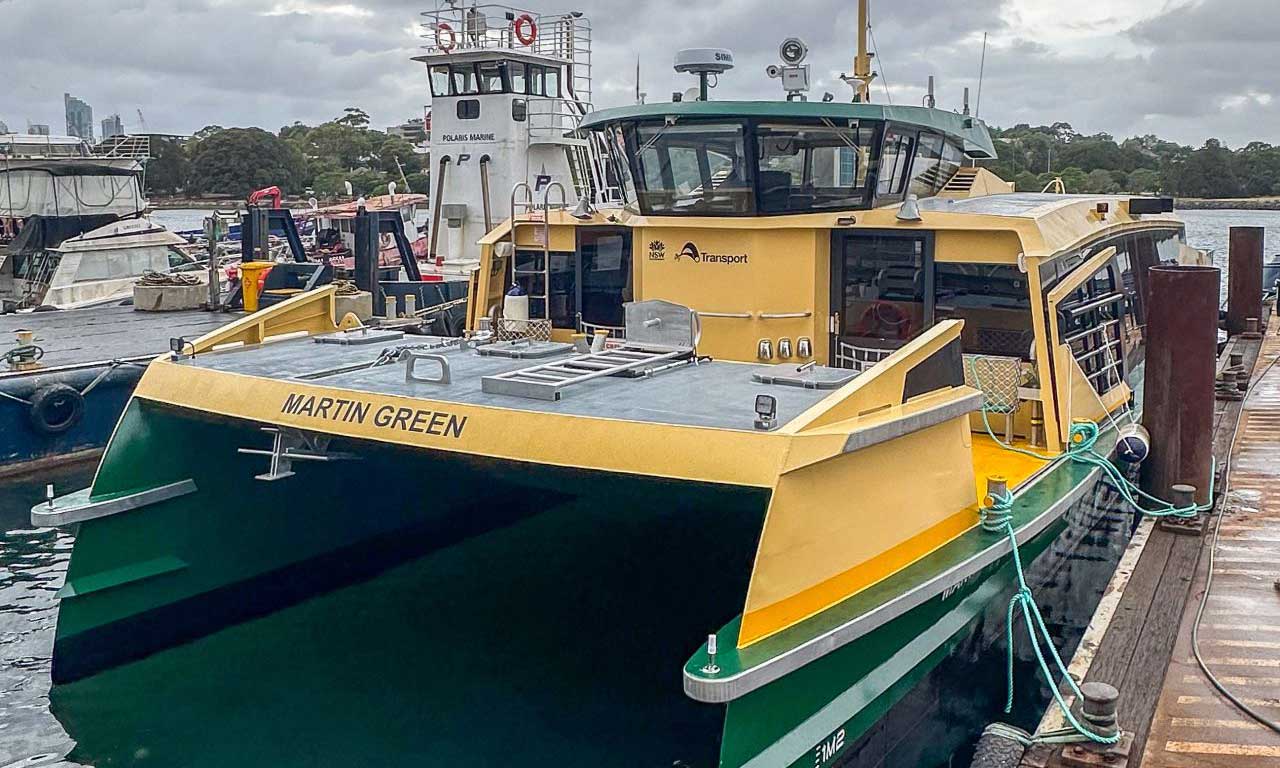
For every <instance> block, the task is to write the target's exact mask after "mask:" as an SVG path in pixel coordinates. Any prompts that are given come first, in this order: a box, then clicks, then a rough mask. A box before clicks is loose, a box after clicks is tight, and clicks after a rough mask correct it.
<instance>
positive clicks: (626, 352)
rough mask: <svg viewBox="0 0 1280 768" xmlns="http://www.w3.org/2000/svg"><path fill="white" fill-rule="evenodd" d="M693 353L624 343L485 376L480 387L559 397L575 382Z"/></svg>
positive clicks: (637, 370) (489, 390)
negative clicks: (610, 347)
mask: <svg viewBox="0 0 1280 768" xmlns="http://www.w3.org/2000/svg"><path fill="white" fill-rule="evenodd" d="M692 353H693V350H692V349H688V348H681V347H675V348H672V347H646V346H641V345H634V344H633V345H624V346H621V347H615V348H614V349H607V350H605V351H603V352H590V353H585V354H580V355H574V356H572V357H567V358H565V359H563V360H556V361H553V362H547V363H542V364H540V365H535V366H532V367H529V368H521V369H519V370H515V371H508V372H506V373H499V374H495V375H493V376H485V377H484V378H482V379H481V380H480V387H481V389H482V390H483V391H484V392H486V393H488V394H494V395H515V396H516V397H528V398H532V399H534V400H551V401H556V400H559V399H560V397H561V395H562V393H563V392H564V390H565V389H567V388H569V387H572V386H574V385H575V384H582V383H583V382H587V381H591V380H592V379H598V378H602V377H604V376H615V375H618V374H622V373H629V372H630V373H633V374H635V375H637V376H639V375H643V374H644V373H646V372H647V369H648V368H649V367H650V366H652V365H654V364H655V363H662V362H665V361H676V360H678V359H684V358H688V357H689V356H690V355H692Z"/></svg>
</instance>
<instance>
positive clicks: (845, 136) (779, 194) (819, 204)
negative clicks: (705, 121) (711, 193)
mask: <svg viewBox="0 0 1280 768" xmlns="http://www.w3.org/2000/svg"><path fill="white" fill-rule="evenodd" d="M873 138H874V131H873V129H871V128H859V127H857V126H853V127H838V126H836V125H833V124H827V125H803V126H798V125H784V124H769V123H765V124H761V125H759V126H757V127H756V146H757V147H758V152H759V157H760V163H759V168H760V169H759V174H758V175H759V186H760V195H759V203H760V211H761V212H762V213H788V212H796V211H811V210H823V209H848V208H859V207H862V206H863V204H864V202H865V200H866V197H867V178H868V169H869V166H870V160H871V145H872V140H873Z"/></svg>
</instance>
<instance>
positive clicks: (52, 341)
mask: <svg viewBox="0 0 1280 768" xmlns="http://www.w3.org/2000/svg"><path fill="white" fill-rule="evenodd" d="M235 318H236V315H229V314H225V313H221V312H204V311H201V310H191V311H179V312H136V311H134V309H133V307H116V306H112V307H96V308H92V309H71V310H62V311H58V312H24V313H19V314H9V315H0V351H3V350H5V349H8V348H9V347H10V346H11V345H13V344H14V343H15V341H16V337H15V336H14V332H15V331H17V330H19V329H27V330H33V331H35V332H36V341H35V343H36V344H37V345H38V346H39V347H41V348H42V349H44V358H43V359H42V360H41V361H40V362H41V363H43V364H44V365H45V366H46V367H54V366H63V365H77V364H81V363H93V362H98V361H109V360H119V359H124V358H130V357H142V356H145V355H158V354H160V353H161V352H164V351H166V350H168V349H169V339H171V338H173V337H175V336H184V337H186V338H188V339H191V338H194V337H196V336H201V335H203V334H205V333H207V332H208V331H211V330H213V329H215V328H219V327H221V326H223V325H226V324H227V323H229V322H231V321H232V320H234V319H235ZM4 373H5V372H4V371H0V376H2V375H4Z"/></svg>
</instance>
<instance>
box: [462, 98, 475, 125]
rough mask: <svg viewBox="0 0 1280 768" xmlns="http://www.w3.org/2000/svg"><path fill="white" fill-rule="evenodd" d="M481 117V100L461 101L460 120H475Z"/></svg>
mask: <svg viewBox="0 0 1280 768" xmlns="http://www.w3.org/2000/svg"><path fill="white" fill-rule="evenodd" d="M479 117H480V100H479V99H461V100H459V101H458V119H459V120H475V119H477V118H479Z"/></svg>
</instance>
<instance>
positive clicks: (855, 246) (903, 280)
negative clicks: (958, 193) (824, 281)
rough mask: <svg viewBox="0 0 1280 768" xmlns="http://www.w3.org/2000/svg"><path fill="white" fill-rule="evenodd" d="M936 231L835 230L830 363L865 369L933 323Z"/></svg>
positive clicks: (832, 258) (842, 366)
mask: <svg viewBox="0 0 1280 768" xmlns="http://www.w3.org/2000/svg"><path fill="white" fill-rule="evenodd" d="M933 279H934V278H933V235H932V233H927V232H926V233H920V234H914V233H913V234H903V233H898V232H884V231H870V230H868V231H865V232H856V233H837V234H836V235H835V241H834V242H833V243H832V248H831V324H830V331H831V355H830V357H831V364H832V365H833V366H837V367H841V368H852V369H854V370H857V371H863V370H866V369H867V368H870V367H871V366H873V365H875V364H876V363H878V362H880V361H881V360H883V359H884V358H886V357H888V356H889V355H890V354H892V353H893V351H894V350H896V349H898V348H900V347H902V346H903V345H904V344H906V343H907V342H908V341H910V340H911V339H913V338H915V337H916V336H919V335H920V334H921V333H923V332H924V331H925V329H927V328H929V327H930V326H931V325H933V320H934V299H933Z"/></svg>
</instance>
